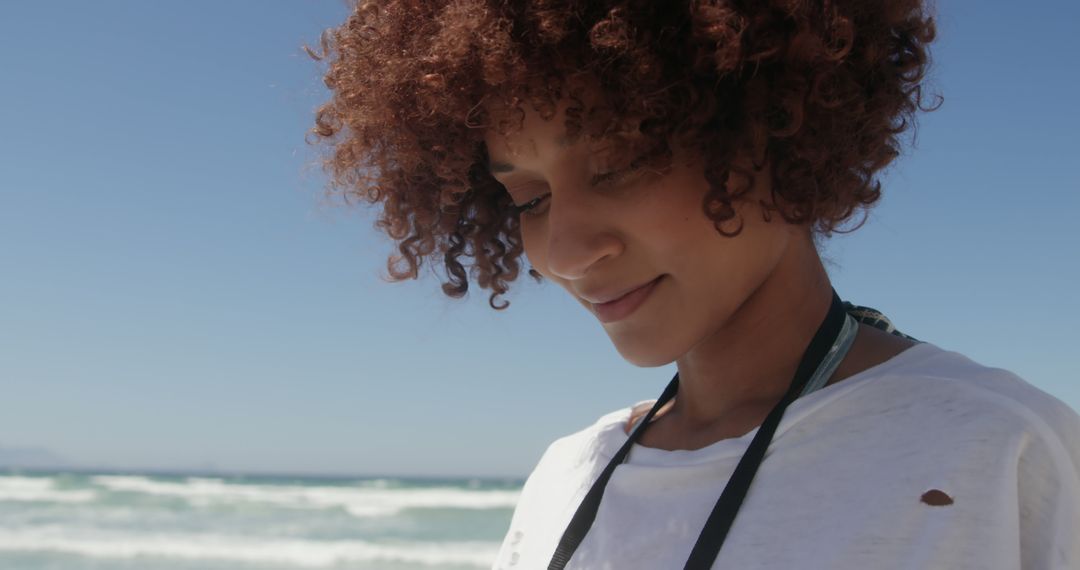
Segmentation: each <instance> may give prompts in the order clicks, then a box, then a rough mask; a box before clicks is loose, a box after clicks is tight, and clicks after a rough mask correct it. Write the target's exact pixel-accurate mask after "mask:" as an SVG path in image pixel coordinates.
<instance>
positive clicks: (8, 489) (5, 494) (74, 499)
mask: <svg viewBox="0 0 1080 570" xmlns="http://www.w3.org/2000/svg"><path fill="white" fill-rule="evenodd" d="M96 497H97V493H96V492H95V491H94V490H93V489H58V488H57V487H56V481H54V480H53V479H52V478H51V477H23V476H19V475H8V476H2V477H0V501H40V502H51V503H88V502H90V501H93V500H94V499H95V498H96Z"/></svg>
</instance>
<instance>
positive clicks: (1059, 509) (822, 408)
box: [492, 342, 1080, 570]
mask: <svg viewBox="0 0 1080 570" xmlns="http://www.w3.org/2000/svg"><path fill="white" fill-rule="evenodd" d="M654 401H655V400H644V401H642V402H638V403H637V404H635V406H637V405H641V404H643V403H646V402H648V403H650V404H651V403H652V402H654ZM635 406H628V407H625V408H622V409H619V410H616V411H614V412H611V413H609V414H606V415H604V416H602V417H601V418H600V419H598V420H597V421H596V422H595V423H594V424H593V425H591V426H589V427H587V428H585V429H582V430H581V431H578V432H576V433H573V434H570V435H567V436H565V437H561V438H559V439H557V440H556V441H554V442H553V443H552V444H551V445H550V446H549V447H548V448H547V450H546V451H545V452H544V454H543V456H542V457H541V459H540V461H539V463H538V464H537V466H536V467H535V469H534V470H533V472H532V473H531V474H530V475H529V477H528V479H527V480H526V482H525V485H524V487H523V489H522V492H521V497H520V499H519V501H518V504H517V507H516V508H515V510H514V514H513V518H512V520H511V523H510V528H509V530H508V532H507V534H506V537H505V539H504V540H503V543H502V546H501V548H500V549H499V554H498V556H497V558H496V560H495V563H494V565H493V566H492V569H493V570H540V569H546V568H547V565H548V563H549V561H550V560H551V556H552V553H554V552H555V548H556V545H557V544H558V542H559V539H560V537H561V536H562V534H563V531H564V530H565V529H566V526H567V524H568V523H569V522H570V518H571V517H572V516H573V515H574V512H575V510H576V509H577V507H578V505H579V504H580V503H581V500H582V498H583V497H584V496H585V493H587V492H588V490H589V488H590V487H591V486H592V483H593V481H595V480H596V478H597V477H598V476H599V475H600V472H601V471H603V469H604V467H605V466H606V465H607V463H608V461H610V459H611V457H612V456H613V455H614V454H615V452H616V451H618V449H619V448H620V447H621V446H622V445H623V443H625V442H626V439H627V437H628V435H627V434H626V432H625V431H624V428H625V425H626V421H627V419H628V418H629V415H630V412H631V410H632V409H633V408H634V407H635ZM756 433H757V428H755V429H753V430H751V431H750V432H748V433H746V434H745V435H743V436H741V437H738V438H730V439H725V440H721V441H718V442H715V443H713V444H711V445H708V446H706V447H703V448H701V449H696V450H674V451H669V450H663V449H656V448H649V447H643V446H641V445H638V444H635V445H634V446H633V447H632V448H631V451H630V454H629V456H628V458H627V461H626V462H625V463H623V464H622V465H620V466H619V467H618V468H616V469H615V471H614V473H613V474H612V476H611V479H610V480H609V481H608V485H607V488H606V489H605V491H604V495H603V499H602V501H601V503H600V509H599V512H598V513H597V516H596V519H595V520H594V522H593V525H592V527H591V529H590V530H589V532H588V534H587V535H586V536H585V539H584V541H583V542H582V543H581V545H580V546H579V547H578V549H577V551H576V552H575V553H574V555H573V557H572V558H571V559H570V562H569V564H568V565H567V566H566V569H567V570H658V569H661V570H673V569H681V568H683V565H684V564H685V562H686V559H687V557H688V556H689V555H690V551H691V550H692V549H693V545H694V543H695V542H696V541H697V538H698V535H699V534H700V532H701V529H702V527H703V526H704V524H705V520H706V519H707V518H708V516H709V513H710V512H711V511H712V508H713V506H714V505H715V504H716V500H717V498H719V496H720V493H721V492H722V491H723V489H724V485H725V484H726V483H727V481H728V478H729V477H730V476H731V473H732V471H733V470H734V468H735V465H736V463H737V462H738V460H739V458H740V457H741V456H742V454H743V452H744V451H745V450H746V447H747V445H748V444H749V442H750V440H751V439H752V438H753V436H754V434H756ZM935 490H936V491H935ZM928 492H930V494H929V495H928V498H927V499H926V500H924V498H923V497H924V494H926V493H928ZM941 493H944V495H942V494H941ZM946 495H947V497H945V496H946ZM935 498H937V499H951V501H952V503H951V504H946V505H941V504H939V503H942V502H948V501H947V500H944V501H943V500H934V499H935ZM713 568H723V569H738V570H745V569H784V570H788V569H793V568H798V569H800V570H812V569H820V570H847V569H850V570H867V569H873V570H890V569H906V570H916V569H918V570H922V569H938V568H941V569H949V570H956V569H965V568H970V569H978V570H993V569H1006V568H1007V569H1018V568H1019V569H1024V570H1049V569H1051V568H1053V569H1065V568H1069V569H1080V416H1078V415H1077V413H1076V412H1075V411H1073V410H1072V409H1071V408H1069V407H1068V406H1067V405H1065V404H1064V403H1063V402H1061V401H1060V400H1058V399H1056V398H1054V397H1053V396H1050V395H1049V394H1047V393H1045V392H1043V391H1041V390H1039V389H1038V388H1035V387H1034V386H1032V385H1031V384H1028V383H1027V382H1026V381H1024V380H1023V379H1021V378H1020V377H1018V376H1017V375H1015V374H1013V373H1012V372H1009V371H1008V370H1004V369H1000V368H992V367H987V366H983V365H981V364H978V363H976V362H974V361H972V360H971V359H969V358H967V357H966V356H964V355H962V354H959V353H957V352H952V351H948V350H943V349H942V348H940V347H938V346H936V345H934V344H932V343H928V342H924V343H921V344H918V345H915V346H912V347H910V348H908V349H906V350H905V351H904V352H902V353H900V354H899V355H897V356H895V357H893V358H891V359H889V360H888V361H886V362H883V363H881V364H878V365H877V366H874V367H871V368H869V369H866V370H864V371H862V372H860V373H858V374H855V375H853V376H851V377H849V378H847V379H845V380H843V381H841V382H838V383H836V384H832V385H829V386H826V387H824V388H822V389H820V390H818V391H816V392H813V393H811V394H809V395H807V396H804V397H802V398H799V399H798V400H796V401H795V402H793V403H792V404H791V405H790V406H789V407H788V409H787V411H786V412H785V414H784V417H783V420H782V421H781V422H780V425H779V427H778V429H777V431H776V434H775V436H774V438H773V441H772V444H771V445H770V447H769V450H768V452H767V454H766V456H765V460H764V462H763V463H762V464H761V467H760V468H759V470H758V472H757V475H756V476H755V478H754V481H753V483H752V484H751V486H750V490H749V493H748V494H747V496H746V499H745V501H744V502H743V504H742V508H741V509H740V510H739V513H738V516H737V517H736V518H735V522H734V524H733V525H732V527H731V530H730V532H729V534H728V536H727V539H726V541H725V542H724V545H723V548H721V550H720V553H719V555H718V556H717V558H716V562H715V564H714V565H713Z"/></svg>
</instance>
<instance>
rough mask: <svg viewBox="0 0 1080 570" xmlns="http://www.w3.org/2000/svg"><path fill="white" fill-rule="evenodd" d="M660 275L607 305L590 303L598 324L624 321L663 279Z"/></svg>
mask: <svg viewBox="0 0 1080 570" xmlns="http://www.w3.org/2000/svg"><path fill="white" fill-rule="evenodd" d="M663 278H664V276H663V275H661V276H660V277H657V278H656V279H653V280H652V281H650V282H648V283H646V284H645V285H642V286H641V287H639V288H637V289H634V290H633V291H630V292H629V293H627V294H625V295H623V296H622V297H619V298H618V299H615V300H614V301H610V302H607V303H590V305H592V308H593V312H594V313H596V317H597V318H599V319H600V322H604V323H610V322H613V321H617V320H619V319H624V318H626V317H628V316H630V314H631V313H633V312H634V311H635V310H636V309H637V308H638V307H640V306H641V304H642V303H644V302H645V299H647V298H648V297H649V294H650V293H652V291H653V289H654V288H656V285H657V284H658V283H659V282H660V280H661V279H663Z"/></svg>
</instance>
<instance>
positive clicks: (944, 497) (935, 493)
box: [922, 489, 953, 507]
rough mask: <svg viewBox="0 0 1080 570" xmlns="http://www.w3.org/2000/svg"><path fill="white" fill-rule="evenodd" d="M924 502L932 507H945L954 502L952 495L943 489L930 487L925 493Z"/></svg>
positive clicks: (923, 495)
mask: <svg viewBox="0 0 1080 570" xmlns="http://www.w3.org/2000/svg"><path fill="white" fill-rule="evenodd" d="M922 502H924V503H926V504H928V505H930V506H932V507H944V506H947V505H951V504H953V500H952V497H950V496H949V495H948V494H947V493H946V492H945V491H942V490H941V489H930V490H929V491H927V492H925V493H923V494H922Z"/></svg>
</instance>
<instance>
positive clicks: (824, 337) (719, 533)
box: [548, 289, 846, 570]
mask: <svg viewBox="0 0 1080 570" xmlns="http://www.w3.org/2000/svg"><path fill="white" fill-rule="evenodd" d="M832 294H833V296H832V304H831V305H830V306H829V312H828V314H826V315H825V318H824V319H823V320H822V322H821V325H819V326H818V329H817V332H816V333H814V338H813V339H812V340H811V341H810V344H809V345H808V346H807V347H806V350H805V351H804V352H803V356H802V360H801V361H800V362H799V367H798V368H797V369H796V371H795V377H794V378H792V380H791V385H790V386H789V387H788V390H787V393H786V394H784V397H783V398H781V399H780V401H779V402H777V404H776V405H775V406H774V407H773V409H772V411H770V412H769V415H768V416H766V417H765V421H764V422H762V424H761V426H760V427H759V428H758V432H757V433H756V434H755V435H754V438H753V440H751V441H750V445H749V446H748V447H747V449H746V452H745V453H744V454H743V456H742V459H740V460H739V464H738V465H737V466H736V467H735V472H734V473H732V475H731V478H730V479H729V480H728V482H727V485H726V486H725V487H724V491H723V493H721V495H720V498H719V499H718V500H717V501H716V506H714V507H713V510H712V513H711V514H710V515H709V518H708V520H707V521H706V522H705V526H704V528H702V531H701V534H700V535H699V536H698V540H697V543H695V544H694V548H693V550H692V551H691V552H690V557H689V558H688V559H687V560H686V565H685V566H684V569H685V570H708V569H709V568H710V567H711V566H712V564H713V561H715V560H716V555H717V554H718V553H719V552H720V547H721V546H723V544H724V539H725V538H727V534H728V530H729V529H730V528H731V524H732V523H733V522H734V520H735V515H736V514H737V513H738V512H739V507H740V506H741V505H742V502H743V499H744V498H745V497H746V493H747V490H748V489H749V488H750V483H751V481H753V479H754V475H755V474H756V473H757V470H758V466H759V465H761V462H762V460H763V459H764V458H765V451H766V450H767V449H768V447H769V443H770V442H771V441H772V438H773V434H774V433H775V432H776V428H777V426H778V425H779V424H780V418H782V417H783V415H784V410H785V409H787V407H788V405H789V404H791V402H793V401H795V399H796V398H798V396H799V393H800V392H801V391H802V389H803V386H805V385H806V383H807V382H808V381H809V380H810V377H811V376H812V375H813V374H814V372H815V371H816V370H817V369H818V366H820V365H821V362H822V360H824V359H825V356H826V354H827V353H828V351H829V349H830V348H831V347H832V346H833V345H834V344H835V343H836V341H837V339H838V337H839V335H840V331H841V329H842V327H843V325H844V318H845V317H846V312H845V310H844V304H843V303H842V302H841V301H840V297H839V296H838V295H837V294H836V290H835V289H833V292H832ZM678 389H679V374H678V372H676V373H675V376H674V377H673V378H672V379H671V382H669V383H668V385H667V388H665V389H664V393H663V394H662V395H661V396H660V399H658V400H657V401H656V403H655V404H654V405H653V407H652V409H651V410H649V413H648V414H646V415H645V418H644V419H642V420H641V422H640V423H639V424H638V427H637V429H635V430H634V431H633V433H631V435H630V437H629V438H627V440H626V443H624V444H623V446H622V447H621V448H619V451H618V452H616V453H615V456H614V457H612V458H611V461H610V462H608V464H607V467H605V468H604V470H603V472H601V473H600V476H599V477H598V478H597V479H596V481H595V482H594V483H593V486H592V488H591V489H589V492H588V493H587V494H586V495H585V498H584V499H583V500H582V501H581V504H580V505H578V509H577V512H575V513H574V516H573V518H572V519H571V520H570V524H569V525H568V526H567V527H566V531H565V532H563V536H562V538H561V539H560V540H559V545H558V547H557V548H556V549H555V554H554V555H552V557H551V562H550V563H549V564H548V570H563V569H564V568H565V567H566V564H567V563H568V562H569V561H570V557H571V556H573V555H574V552H575V551H576V550H577V548H578V546H579V545H580V544H581V542H582V541H583V540H584V539H585V534H586V533H588V532H589V528H590V527H591V526H592V523H593V521H594V520H596V513H597V511H598V510H599V509H600V499H601V497H602V496H603V494H604V488H605V487H607V483H608V480H609V479H611V474H612V473H614V472H615V468H616V467H618V466H619V465H620V464H621V463H623V462H624V461H625V460H626V457H627V455H628V454H629V453H630V448H631V447H632V446H633V445H634V443H635V442H636V441H637V440H638V439H639V438H640V437H641V434H642V433H644V432H645V429H646V428H647V427H648V425H649V422H650V421H652V418H653V416H654V415H655V414H656V412H657V410H659V409H660V408H661V407H662V406H663V405H664V404H666V403H667V402H668V401H669V400H671V398H673V397H674V396H675V394H676V392H678Z"/></svg>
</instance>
